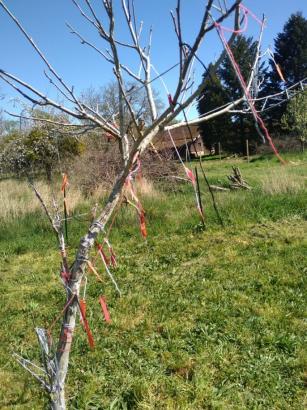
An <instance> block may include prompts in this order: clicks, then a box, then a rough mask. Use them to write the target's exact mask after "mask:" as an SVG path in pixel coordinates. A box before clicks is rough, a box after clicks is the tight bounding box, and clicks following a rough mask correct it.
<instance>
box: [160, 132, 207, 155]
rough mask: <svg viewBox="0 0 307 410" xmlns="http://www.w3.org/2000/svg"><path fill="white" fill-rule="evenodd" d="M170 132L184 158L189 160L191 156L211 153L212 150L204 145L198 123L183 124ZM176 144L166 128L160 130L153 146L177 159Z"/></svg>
mask: <svg viewBox="0 0 307 410" xmlns="http://www.w3.org/2000/svg"><path fill="white" fill-rule="evenodd" d="M170 132H171V136H172V139H173V141H174V144H175V146H176V149H177V151H178V153H179V155H180V157H181V158H182V160H184V161H188V160H189V159H191V158H198V157H202V156H204V155H209V154H210V151H209V150H207V148H206V147H205V146H204V143H203V140H202V137H201V136H200V134H199V132H198V126H197V125H191V126H189V127H187V126H186V125H182V126H181V127H178V128H174V129H173V130H171V131H170ZM174 144H173V142H172V140H171V138H170V136H169V132H168V131H165V130H164V131H161V132H159V133H158V134H157V136H156V137H155V138H154V140H153V146H154V148H155V149H156V150H157V151H158V152H160V153H161V154H164V155H166V156H168V157H171V158H174V159H175V158H177V156H178V155H177V154H176V150H175V147H174Z"/></svg>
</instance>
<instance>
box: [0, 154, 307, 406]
mask: <svg viewBox="0 0 307 410" xmlns="http://www.w3.org/2000/svg"><path fill="white" fill-rule="evenodd" d="M286 159H287V160H288V165H287V166H285V167H284V166H281V165H279V164H278V163H277V161H276V159H275V158H272V157H270V156H264V157H260V158H253V159H252V161H251V162H250V163H249V164H247V163H246V162H244V161H243V160H241V159H228V160H227V159H225V160H223V161H219V160H218V159H216V160H210V161H209V160H205V161H204V163H203V165H204V167H205V169H206V172H207V176H208V179H209V180H210V182H211V183H213V184H218V185H224V186H226V185H227V178H226V176H227V175H228V174H230V172H231V166H232V165H239V166H240V169H241V171H242V173H243V176H244V177H245V179H246V180H247V181H248V182H249V183H250V185H251V186H252V190H251V191H238V192H226V193H218V194H216V200H217V203H218V206H219V209H220V212H221V215H222V218H223V220H224V222H225V227H224V228H222V227H221V226H220V225H219V223H218V219H217V218H216V215H215V213H214V210H213V208H212V204H211V202H210V196H209V194H208V192H207V190H206V185H205V184H204V181H203V180H202V179H201V181H200V182H201V190H202V193H203V203H204V208H205V217H206V228H205V229H204V228H203V227H202V225H201V223H200V221H199V217H198V214H197V212H196V209H195V206H194V196H193V190H192V189H191V187H190V186H186V185H178V186H177V188H176V190H175V191H169V190H167V189H166V188H165V187H154V189H153V190H151V194H150V195H144V198H143V204H144V207H145V209H146V215H147V222H148V224H147V225H148V226H147V227H148V240H147V242H144V240H142V238H141V237H140V234H139V232H138V225H137V222H136V217H135V214H134V212H133V210H132V209H130V208H128V207H127V206H124V207H123V208H122V210H121V211H120V212H119V214H118V217H117V219H116V221H115V224H114V227H113V230H112V232H111V236H110V240H111V242H112V244H113V247H114V249H115V252H116V254H117V256H118V262H119V264H118V267H117V268H116V269H114V275H115V276H116V279H117V282H118V284H119V286H120V288H121V290H122V293H123V295H122V297H121V298H120V297H118V295H117V294H116V291H115V289H114V288H113V286H112V283H111V282H110V281H109V279H108V277H107V276H106V275H104V273H103V267H102V265H100V264H99V263H97V268H98V269H99V272H100V274H101V275H102V276H103V278H104V284H101V283H97V281H96V280H95V277H94V276H93V275H91V274H89V275H88V281H89V283H88V289H87V312H88V313H87V314H88V319H89V323H90V327H91V329H92V332H93V335H94V339H95V342H96V347H95V350H94V351H91V350H90V349H89V346H88V343H87V338H86V334H85V333H84V331H83V329H82V327H81V326H80V325H78V326H77V328H76V333H75V338H74V342H73V346H72V355H71V363H70V370H69V376H68V379H67V398H68V408H69V409H113V410H114V409H118V410H119V409H297V410H299V409H303V408H305V406H306V403H305V402H304V382H305V384H306V373H305V378H304V368H306V351H305V350H304V338H305V337H306V316H305V313H306V279H305V278H306V273H307V264H306V250H307V246H306V245H307V240H306V232H307V208H306V204H307V190H306V182H307V179H306V176H307V161H306V156H305V158H304V157H303V156H302V155H288V156H287V158H286ZM195 165H197V162H195ZM193 166H194V164H193ZM1 184H2V186H1ZM14 184H15V185H16V186H15V188H16V187H17V188H18V187H19V188H18V190H17V191H18V195H17V194H16V196H17V202H19V201H20V200H21V199H20V198H21V196H25V195H26V196H27V198H28V199H27V201H28V202H29V201H30V202H31V201H35V199H31V196H30V195H29V193H28V192H26V191H25V187H24V184H23V183H22V182H19V183H17V182H14V183H12V186H13V185H14ZM21 187H22V189H21ZM0 189H2V190H4V189H8V182H7V181H2V182H0ZM10 189H13V188H10ZM2 192H4V191H2ZM2 195H3V197H2V198H1V200H2V204H4V203H9V204H10V205H12V208H14V212H13V213H12V214H10V211H9V209H8V207H6V211H5V213H3V214H1V211H0V218H1V219H0V222H1V227H0V256H1V265H0V270H1V276H0V281H1V287H0V293H1V327H0V339H1V347H0V368H1V370H0V383H1V389H0V408H1V409H41V408H45V407H46V406H47V404H48V400H47V398H46V396H45V394H44V392H43V391H42V390H41V389H40V387H39V385H38V384H37V383H36V381H35V380H34V379H33V378H31V377H30V376H29V375H28V374H27V373H26V372H25V371H24V370H23V369H22V368H21V367H20V366H19V365H18V364H17V363H16V362H15V361H14V359H13V358H12V355H11V354H12V352H18V353H20V354H21V355H23V356H24V357H27V358H29V359H31V360H36V361H37V362H38V361H39V350H38V346H37V340H36V336H35V332H34V327H35V326H39V327H47V326H48V324H50V323H51V322H52V320H53V319H54V317H56V316H57V314H58V313H59V312H60V311H61V309H62V307H63V304H64V292H63V289H62V287H61V284H60V281H59V278H58V272H59V268H58V267H59V255H58V251H57V248H56V244H55V241H54V237H53V236H52V233H51V231H50V229H49V226H48V223H47V222H46V220H45V218H44V215H43V214H42V212H41V211H40V210H39V209H36V208H35V209H34V208H33V209H32V208H31V206H28V207H25V206H23V207H22V208H18V207H17V205H16V203H14V204H13V202H14V201H13V199H12V198H13V196H12V195H13V194H11V196H9V195H5V194H4V193H2ZM5 201H6V202H5ZM15 202H16V201H15ZM90 206H91V200H89V199H87V200H84V201H81V202H79V204H77V205H76V208H75V212H76V213H83V212H84V211H85V210H88V208H90ZM25 209H26V211H25ZM78 219H79V220H78V221H77V220H74V219H73V220H71V221H70V223H69V238H70V239H69V254H70V255H72V256H73V255H74V253H75V249H76V247H77V244H78V238H79V237H80V235H82V234H83V233H84V232H85V230H86V226H87V224H88V222H87V221H86V220H84V219H86V218H84V217H80V218H78ZM93 255H94V253H93ZM101 294H103V295H105V297H106V300H107V302H108V306H109V310H110V314H111V318H112V323H111V324H107V323H106V322H105V321H104V319H103V316H102V314H101V311H100V306H99V304H98V297H99V295H101ZM57 330H58V327H56V328H55V329H54V331H53V334H54V336H55V337H56V334H57ZM304 403H305V404H304Z"/></svg>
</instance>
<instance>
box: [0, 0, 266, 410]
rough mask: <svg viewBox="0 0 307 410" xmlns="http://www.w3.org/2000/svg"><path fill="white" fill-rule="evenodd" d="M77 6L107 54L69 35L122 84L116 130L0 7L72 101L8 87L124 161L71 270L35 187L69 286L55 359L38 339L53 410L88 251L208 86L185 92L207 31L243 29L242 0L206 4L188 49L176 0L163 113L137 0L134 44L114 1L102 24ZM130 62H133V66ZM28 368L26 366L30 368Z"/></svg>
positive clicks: (60, 401)
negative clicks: (140, 95)
mask: <svg viewBox="0 0 307 410" xmlns="http://www.w3.org/2000/svg"><path fill="white" fill-rule="evenodd" d="M72 2H73V4H74V5H75V7H76V8H77V9H78V10H79V11H80V13H81V15H82V16H83V17H84V19H85V20H86V21H87V22H88V23H89V24H90V25H92V26H93V27H94V28H95V29H97V31H98V33H99V36H100V39H101V40H103V41H104V42H105V43H106V44H107V46H108V51H107V52H103V51H101V48H100V47H97V46H96V45H95V44H93V43H92V42H91V41H89V40H87V39H86V38H84V36H83V35H82V34H81V33H79V32H78V31H76V30H75V29H74V28H72V27H70V30H71V32H72V33H73V34H74V35H75V36H77V37H78V38H79V39H80V40H81V42H82V44H84V45H87V46H89V47H91V48H92V49H93V50H95V51H96V52H98V53H99V55H100V56H101V57H102V58H105V59H106V60H107V61H108V62H109V63H110V65H111V67H112V68H113V72H114V75H115V79H116V82H117V86H118V116H117V118H118V119H117V122H116V124H114V121H113V119H112V118H111V119H110V118H107V117H105V116H104V115H103V114H102V113H101V112H99V109H97V108H93V107H92V106H90V105H89V104H87V103H84V102H82V100H81V99H79V98H78V97H77V95H76V94H75V91H74V89H73V87H71V86H69V85H68V84H67V83H66V82H65V81H64V80H63V79H62V77H61V76H60V75H59V74H58V73H57V71H56V70H55V69H54V67H53V66H52V65H51V64H50V62H49V61H48V60H47V58H46V57H45V55H44V54H43V53H42V51H41V50H40V49H39V48H38V46H37V45H36V43H35V42H34V41H33V40H32V38H31V37H30V35H29V34H28V33H27V32H26V31H25V29H24V28H23V26H22V25H21V23H20V22H19V21H18V20H17V19H16V17H15V16H14V15H13V14H12V13H11V12H10V10H9V9H8V8H7V6H6V5H5V4H4V2H3V0H0V7H1V8H2V9H3V10H4V11H5V12H6V13H7V14H8V16H10V18H11V19H12V20H13V21H14V22H15V23H16V25H17V26H18V28H19V29H20V30H21V31H22V33H23V34H24V36H25V37H26V38H27V40H28V41H29V42H30V44H31V45H32V46H33V47H34V49H35V50H36V52H37V53H38V55H39V56H40V57H41V59H42V60H43V61H44V63H45V65H46V68H47V71H46V75H47V77H48V79H49V81H50V82H51V84H53V85H54V86H55V87H56V89H57V90H58V91H59V92H60V93H61V95H62V96H63V98H65V99H66V104H65V103H59V102H57V101H55V100H52V99H51V98H49V97H48V96H46V95H45V94H44V93H42V92H41V91H39V90H37V89H35V88H34V87H33V86H31V85H30V84H28V83H26V82H25V81H24V80H22V79H20V78H18V77H17V76H15V75H13V74H11V73H8V72H6V71H5V70H4V69H0V78H2V80H4V81H5V82H7V83H8V84H10V85H11V86H12V87H13V88H14V89H15V90H16V91H17V92H18V93H19V94H21V95H22V96H23V97H24V98H26V99H27V100H28V101H30V102H31V103H33V104H35V105H37V106H42V107H46V106H51V107H54V108H56V109H58V110H60V111H61V112H63V113H64V114H66V115H68V116H70V117H71V118H74V119H75V122H72V121H71V122H67V121H66V120H63V121H54V120H50V119H45V122H47V123H49V124H51V123H53V124H54V125H55V126H65V127H66V128H68V129H71V130H74V132H85V131H87V130H94V129H99V130H100V131H102V132H104V133H108V134H109V135H111V136H112V137H113V138H114V140H115V141H117V143H118V145H119V148H120V149H119V152H120V156H121V167H120V170H119V173H118V175H117V178H116V181H115V183H114V186H113V188H112V189H111V192H110V195H109V197H108V199H107V200H106V202H105V205H104V207H103V209H102V211H101V213H100V214H99V215H98V216H97V217H96V219H95V220H94V221H93V223H91V224H90V226H89V228H88V231H87V232H86V233H85V234H84V236H83V237H82V238H81V239H80V243H79V247H78V250H77V252H76V256H75V258H74V260H73V261H72V263H71V264H70V263H69V262H68V257H67V254H66V246H65V240H64V235H63V227H62V223H61V221H62V218H61V216H60V215H59V214H58V213H57V211H56V209H55V211H52V212H51V211H50V210H49V209H48V208H47V207H46V205H45V202H44V200H43V198H42V196H41V195H40V193H39V192H38V191H37V190H36V189H35V187H34V189H35V193H36V196H37V197H38V199H39V200H40V202H41V204H42V206H43V207H44V209H45V212H46V214H47V216H48V218H49V221H50V223H51V225H52V228H53V231H54V232H55V234H56V237H57V239H58V244H59V248H60V251H61V256H62V269H61V271H62V277H65V278H66V279H65V280H63V283H64V286H65V291H66V303H65V308H64V309H63V318H62V325H61V331H60V334H59V337H58V344H57V349H56V354H55V356H52V355H51V352H50V346H49V344H48V337H47V333H46V330H45V329H37V334H38V337H39V341H40V344H41V346H42V351H43V358H44V371H45V374H46V378H45V379H41V378H40V381H41V382H42V384H43V385H44V387H45V388H46V390H47V392H48V393H49V394H50V397H51V405H52V408H53V409H57V410H58V409H65V408H66V404H65V394H64V388H65V379H66V375H67V370H68V364H69V355H70V347H71V342H72V335H73V331H74V328H75V324H76V316H77V313H78V312H79V309H80V301H79V293H80V287H81V283H82V279H83V278H84V275H85V272H86V268H87V267H88V261H89V256H90V250H91V248H92V247H93V245H94V243H95V240H96V238H97V236H98V235H99V234H101V233H102V232H104V229H105V227H106V224H107V223H108V221H109V220H110V217H111V215H112V213H113V211H114V209H115V208H116V207H117V206H118V205H119V203H120V199H121V197H122V191H123V188H124V186H125V185H126V186H127V184H128V186H129V184H131V183H132V182H131V180H132V178H133V171H134V170H135V167H136V166H137V165H138V163H139V160H140V157H141V155H142V154H143V153H144V151H145V150H146V148H147V147H148V146H149V145H150V143H151V141H152V140H153V138H154V137H155V136H156V135H157V134H158V132H159V131H160V130H161V129H162V130H163V129H165V130H168V131H171V130H172V129H174V128H176V127H179V126H182V123H181V124H180V123H177V124H172V125H169V124H170V123H171V122H172V121H173V120H174V119H175V118H176V117H177V116H178V115H179V114H180V113H182V112H184V110H185V108H187V107H188V106H189V105H190V104H191V103H192V102H193V101H194V100H195V98H196V97H197V96H199V95H200V94H201V93H202V92H203V90H204V88H205V87H206V82H205V80H203V81H202V82H201V84H199V85H198V86H197V87H196V89H195V90H193V91H192V92H191V93H190V94H189V93H187V90H188V89H189V88H190V84H191V68H192V66H193V63H194V60H195V57H196V55H197V53H198V51H199V49H200V46H201V44H202V43H203V42H204V40H205V38H206V35H207V33H208V32H210V31H212V30H214V29H216V28H217V27H218V25H219V24H221V23H222V22H223V21H224V20H225V19H226V18H227V17H228V16H230V15H231V14H232V13H234V14H235V24H234V27H235V29H238V28H239V20H240V11H241V7H240V2H241V1H240V0H233V2H232V3H231V5H230V6H229V7H221V6H220V2H217V4H214V1H213V0H208V1H207V2H206V5H204V8H203V16H202V19H201V23H200V26H199V28H198V29H197V32H196V36H195V39H194V40H193V41H192V42H191V44H187V43H186V42H185V41H184V40H185V39H184V38H183V31H182V24H181V19H182V16H181V1H180V0H177V7H176V11H175V13H174V14H173V22H174V29H175V33H176V36H177V39H178V59H179V63H178V78H177V84H176V86H175V90H174V92H173V93H172V95H169V106H168V107H166V108H165V109H164V110H163V111H162V112H161V113H159V112H158V109H157V106H156V103H155V98H154V92H153V88H152V78H151V71H152V63H151V37H152V36H151V31H150V35H149V43H147V44H143V42H142V39H141V30H142V25H141V28H139V27H138V26H137V25H136V21H135V18H134V16H135V10H134V3H133V1H132V0H131V1H129V0H122V1H121V7H122V12H123V15H124V18H125V23H126V25H127V28H128V31H129V33H130V39H129V40H128V39H126V40H125V41H122V40H121V39H119V38H118V37H117V34H116V30H115V27H116V24H118V22H117V20H116V19H117V18H118V16H116V15H115V12H114V9H113V1H112V0H103V1H102V2H100V3H99V4H100V6H101V7H102V12H103V13H104V16H103V18H102V19H101V18H99V17H98V12H97V11H96V9H95V8H94V6H93V2H92V1H91V0H84V8H83V7H82V6H81V5H80V4H79V3H78V2H77V0H72ZM82 4H83V3H82ZM100 11H101V10H100ZM121 24H122V23H121ZM235 36H236V35H235V33H234V34H232V35H231V36H230V39H229V41H228V44H231V43H232V41H233V40H234V38H235ZM127 47H128V48H129V49H131V50H132V51H133V52H134V53H135V56H136V58H137V59H138V61H139V63H140V66H141V71H140V72H138V73H135V72H134V71H133V70H132V69H131V68H130V67H129V66H128V65H127V64H126V63H125V62H124V61H122V60H121V59H120V57H119V56H120V49H122V48H127ZM224 56H225V52H224V51H223V52H222V53H221V56H220V57H219V58H218V60H217V61H216V63H215V64H214V65H213V66H212V71H216V70H217V69H218V67H219V64H220V62H221V61H222V60H223V59H224ZM257 57H258V56H257ZM129 61H130V59H129V60H128V62H129ZM134 66H139V64H134ZM252 73H253V71H252V72H251V75H252ZM127 77H130V78H132V80H134V81H136V82H137V83H138V86H139V87H142V88H144V90H145V92H146V97H147V101H148V106H149V108H150V121H148V123H147V124H144V123H140V122H139V121H138V118H137V113H136V112H135V111H134V109H133V106H132V105H131V101H130V98H129V97H130V92H132V91H133V90H132V91H131V90H129V89H127V84H128V81H127ZM134 91H135V90H134ZM242 100H243V96H242V95H241V96H239V93H238V98H237V99H235V100H232V101H231V102H229V104H227V105H226V106H224V107H223V108H221V109H217V110H215V112H214V113H211V114H209V115H205V116H203V117H202V118H201V120H200V119H199V118H198V119H195V120H191V121H189V123H190V124H193V123H199V122H201V121H208V120H209V119H212V118H214V117H217V116H218V115H221V114H224V113H226V112H228V111H229V110H231V109H232V108H234V107H236V106H237V105H238V104H240V102H242ZM125 106H126V107H127V108H128V111H129V114H130V117H131V121H132V125H133V127H132V129H133V135H132V139H129V138H128V129H127V127H126V123H125V112H124V107H125ZM115 114H117V113H114V115H115ZM32 120H34V121H42V119H39V118H37V117H35V113H34V116H33V117H32ZM188 175H191V173H189V172H188ZM191 180H192V179H191ZM55 208H56V207H55ZM63 274H64V276H63ZM22 363H23V364H24V362H22Z"/></svg>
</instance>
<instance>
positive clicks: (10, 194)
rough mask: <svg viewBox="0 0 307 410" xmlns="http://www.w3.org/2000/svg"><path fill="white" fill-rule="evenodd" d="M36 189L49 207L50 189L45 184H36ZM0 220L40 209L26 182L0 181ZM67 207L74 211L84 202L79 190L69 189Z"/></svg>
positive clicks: (58, 198) (59, 200)
mask: <svg viewBox="0 0 307 410" xmlns="http://www.w3.org/2000/svg"><path fill="white" fill-rule="evenodd" d="M36 187H37V189H38V191H39V192H40V193H41V195H42V197H43V198H44V200H45V201H46V204H47V205H49V206H51V195H50V189H49V187H48V185H47V184H46V183H45V182H42V181H40V182H37V183H36ZM55 194H56V196H57V200H58V202H59V203H62V198H61V192H60V188H59V189H58V192H55ZM0 202H1V207H0V219H4V220H8V219H14V218H19V217H22V216H24V215H27V214H29V213H33V212H36V211H37V210H39V209H41V205H40V203H39V202H38V200H37V198H36V196H35V194H34V192H33V191H32V190H31V189H30V188H29V186H28V184H27V182H25V181H18V180H13V179H8V180H4V181H0ZM67 202H68V206H69V209H70V210H74V209H75V207H76V206H77V205H79V204H80V203H82V202H84V198H83V196H82V193H81V191H80V190H78V189H75V188H72V187H70V188H69V192H68V200H67Z"/></svg>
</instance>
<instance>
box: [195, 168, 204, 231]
mask: <svg viewBox="0 0 307 410" xmlns="http://www.w3.org/2000/svg"><path fill="white" fill-rule="evenodd" d="M195 177H196V188H197V196H198V203H199V210H200V213H201V220H202V223H203V225H204V226H206V225H205V220H204V210H203V204H202V202H201V195H200V188H199V179H198V172H197V167H195Z"/></svg>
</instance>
